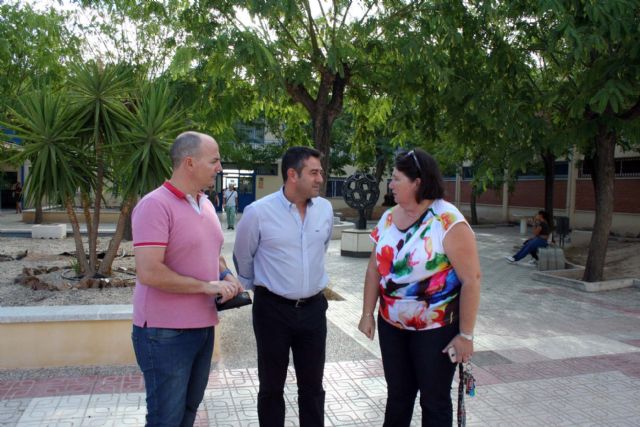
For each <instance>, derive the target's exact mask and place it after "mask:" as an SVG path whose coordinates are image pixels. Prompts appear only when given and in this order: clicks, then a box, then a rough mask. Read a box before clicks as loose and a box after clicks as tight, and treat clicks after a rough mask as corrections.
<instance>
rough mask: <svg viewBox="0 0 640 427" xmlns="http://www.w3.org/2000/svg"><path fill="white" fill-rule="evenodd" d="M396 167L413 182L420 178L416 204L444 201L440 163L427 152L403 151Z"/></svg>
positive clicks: (397, 157) (416, 150)
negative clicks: (434, 200) (426, 201)
mask: <svg viewBox="0 0 640 427" xmlns="http://www.w3.org/2000/svg"><path fill="white" fill-rule="evenodd" d="M395 167H396V169H397V170H398V171H400V172H402V173H403V174H405V175H406V176H407V177H408V178H409V179H410V180H411V181H415V180H416V178H420V187H419V188H418V191H417V192H416V202H418V203H420V202H421V201H422V200H425V199H429V200H432V199H442V198H443V197H444V181H443V180H442V174H441V173H440V167H439V166H438V162H436V160H435V159H434V158H433V157H431V155H429V154H428V153H427V152H426V151H424V150H421V149H420V148H415V149H413V150H411V151H403V152H401V153H400V154H398V156H396V163H395Z"/></svg>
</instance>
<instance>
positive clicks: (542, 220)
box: [506, 210, 549, 264]
mask: <svg viewBox="0 0 640 427" xmlns="http://www.w3.org/2000/svg"><path fill="white" fill-rule="evenodd" d="M547 246H549V214H548V213H547V212H546V211H544V210H541V211H538V213H537V214H536V216H535V217H534V219H533V237H531V238H530V239H527V240H526V241H525V242H524V243H523V244H522V247H521V248H520V250H518V252H516V253H515V254H514V255H513V256H508V257H506V260H507V262H509V263H511V264H513V263H515V262H518V261H520V260H521V259H522V258H524V257H526V256H527V255H531V257H532V258H533V263H534V264H535V263H537V262H538V249H540V248H546V247H547Z"/></svg>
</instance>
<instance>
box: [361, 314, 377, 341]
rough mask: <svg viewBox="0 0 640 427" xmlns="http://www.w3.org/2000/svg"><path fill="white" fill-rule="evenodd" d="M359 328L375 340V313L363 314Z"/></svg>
mask: <svg viewBox="0 0 640 427" xmlns="http://www.w3.org/2000/svg"><path fill="white" fill-rule="evenodd" d="M358 330H360V332H362V333H363V334H365V335H366V336H367V338H369V339H370V340H372V341H373V337H374V336H375V335H376V320H375V319H374V318H373V314H363V315H362V317H360V323H358Z"/></svg>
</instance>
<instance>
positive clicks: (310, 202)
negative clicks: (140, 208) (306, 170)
mask: <svg viewBox="0 0 640 427" xmlns="http://www.w3.org/2000/svg"><path fill="white" fill-rule="evenodd" d="M278 195H279V198H280V200H281V201H282V203H283V204H284V205H285V206H286V207H288V208H291V207H292V206H295V204H294V203H293V202H291V201H290V200H289V199H287V196H285V195H284V185H283V186H282V187H280V191H278ZM307 206H313V198H311V199H309V200H307Z"/></svg>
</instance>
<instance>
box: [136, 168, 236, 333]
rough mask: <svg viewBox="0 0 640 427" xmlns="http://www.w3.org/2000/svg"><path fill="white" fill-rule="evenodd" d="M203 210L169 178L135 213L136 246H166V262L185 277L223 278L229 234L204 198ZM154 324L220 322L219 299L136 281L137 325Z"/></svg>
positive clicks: (181, 326)
mask: <svg viewBox="0 0 640 427" xmlns="http://www.w3.org/2000/svg"><path fill="white" fill-rule="evenodd" d="M198 205H199V207H200V213H198V212H196V210H195V209H194V207H193V206H191V204H190V203H189V201H188V200H187V198H186V195H185V194H184V193H182V192H181V191H180V190H178V189H177V188H175V187H174V186H173V185H171V184H170V183H169V182H168V181H167V182H165V183H164V184H163V185H162V186H161V187H159V188H157V189H155V190H154V191H152V192H151V193H149V194H147V195H146V196H144V197H143V198H142V200H140V202H139V203H138V204H137V205H136V207H135V209H134V210H133V213H132V215H131V222H132V228H133V246H134V248H143V247H163V248H165V254H164V263H165V264H166V265H167V267H169V268H170V269H171V270H173V271H175V272H176V273H178V274H180V275H183V276H191V277H194V278H196V279H199V280H203V281H210V280H218V278H219V275H220V271H219V257H220V250H221V249H222V243H223V242H224V238H223V235H222V227H221V226H220V221H219V220H218V215H217V214H216V211H215V209H214V207H213V205H212V204H211V202H210V201H209V199H207V198H206V197H204V196H203V195H200V196H199V197H198ZM145 323H146V325H147V326H149V327H154V328H175V329H189V328H203V327H207V326H214V325H216V324H217V323H218V313H217V310H216V307H215V301H214V298H213V297H211V296H209V295H205V294H179V293H171V292H165V291H161V290H159V289H156V288H154V287H151V286H147V285H145V284H144V283H141V282H140V281H139V280H136V287H135V290H134V292H133V324H134V325H137V326H140V327H142V326H144V325H145Z"/></svg>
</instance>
